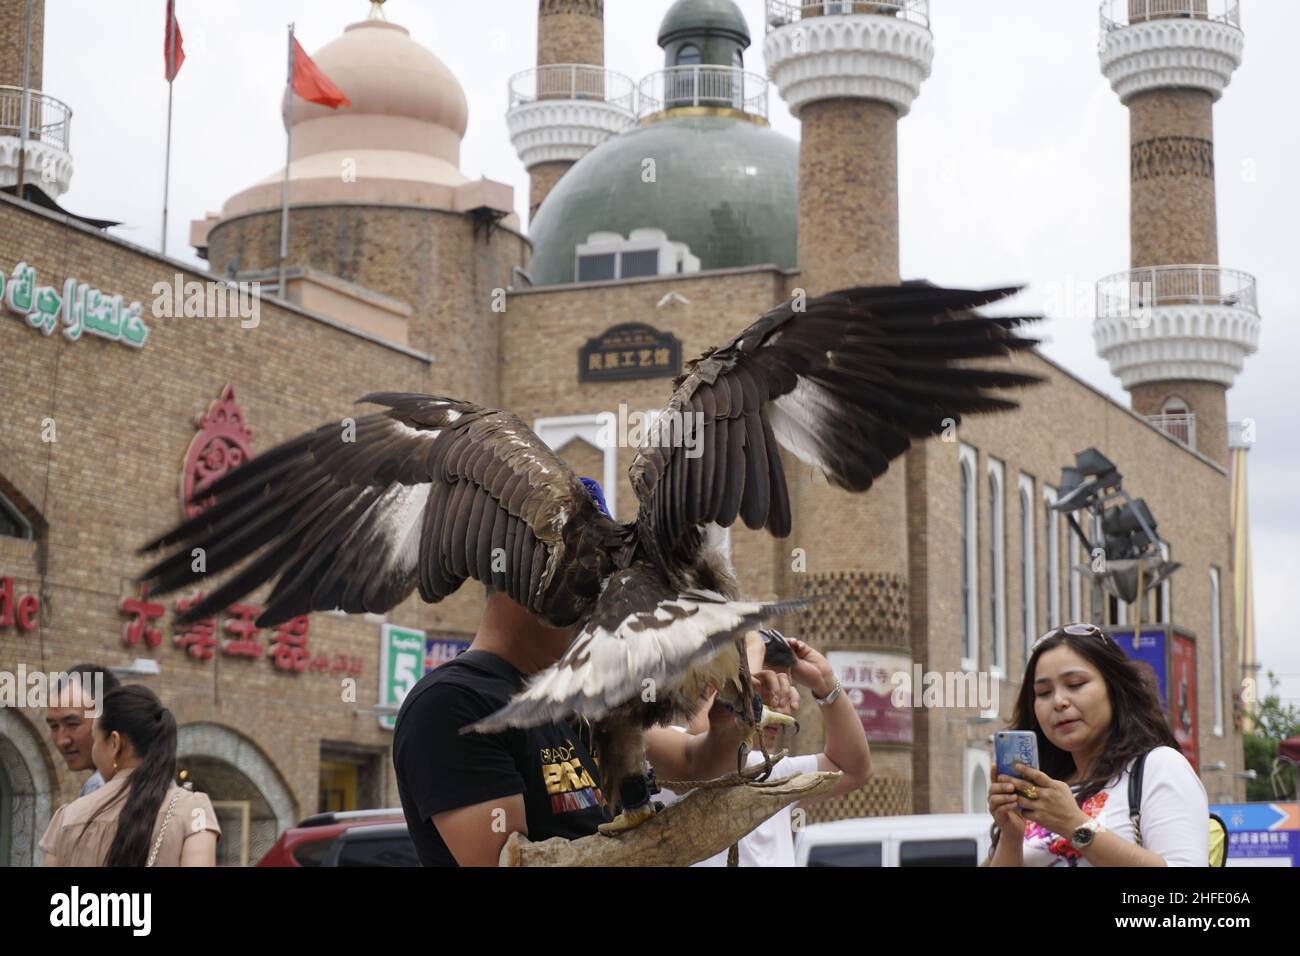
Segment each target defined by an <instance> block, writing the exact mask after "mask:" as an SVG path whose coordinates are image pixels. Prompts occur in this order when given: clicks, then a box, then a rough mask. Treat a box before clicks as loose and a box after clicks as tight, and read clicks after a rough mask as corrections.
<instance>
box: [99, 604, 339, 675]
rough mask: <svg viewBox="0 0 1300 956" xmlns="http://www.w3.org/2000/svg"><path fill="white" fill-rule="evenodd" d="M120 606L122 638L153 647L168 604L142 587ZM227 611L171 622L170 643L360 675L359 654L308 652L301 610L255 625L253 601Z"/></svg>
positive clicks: (178, 608)
mask: <svg viewBox="0 0 1300 956" xmlns="http://www.w3.org/2000/svg"><path fill="white" fill-rule="evenodd" d="M203 597H204V596H203V595H202V594H195V595H192V596H190V597H187V598H181V599H180V600H179V601H177V602H176V604H175V606H174V608H173V610H174V612H175V613H176V614H178V615H179V614H183V613H184V612H186V611H188V610H189V609H190V608H191V607H193V606H194V605H196V604H198V603H199V602H200V601H202V600H203ZM119 607H120V609H121V611H122V613H123V614H125V615H128V617H129V619H128V620H127V621H125V622H123V625H122V642H123V643H124V644H127V645H134V644H140V643H142V642H143V643H145V644H147V645H148V646H150V647H158V646H159V645H160V644H161V643H162V630H161V629H160V627H158V626H157V623H161V620H162V617H163V615H164V614H166V610H167V609H166V608H165V607H164V606H163V605H162V604H158V603H155V602H152V601H149V600H148V599H146V598H145V597H144V595H143V592H142V593H141V596H140V597H138V598H122V600H121V603H120V605H119ZM226 614H228V615H229V616H228V617H224V618H222V619H221V620H218V619H217V617H216V616H215V615H214V616H212V617H207V618H202V619H200V620H197V621H191V622H190V623H189V624H176V623H175V622H173V624H172V632H173V637H172V644H173V645H174V646H175V647H176V648H178V649H179V650H182V651H184V652H185V653H186V654H188V655H189V656H190V657H192V658H193V659H195V660H197V661H210V660H212V659H213V657H215V656H216V652H217V650H218V649H220V651H221V654H222V656H223V657H230V658H237V657H245V658H249V659H252V660H256V659H260V658H262V657H265V658H266V659H267V660H269V661H270V662H271V666H273V667H274V668H275V669H276V670H280V671H285V672H286V673H291V674H301V673H304V672H305V671H307V670H311V672H312V673H319V672H324V673H329V674H347V675H348V676H349V677H359V676H360V675H361V671H362V660H363V659H362V658H361V657H354V656H349V655H346V654H335V655H334V658H333V662H332V663H331V659H330V656H329V655H328V654H326V653H323V652H322V653H319V654H316V655H315V656H314V657H313V656H312V653H311V650H310V649H309V648H308V646H307V637H308V631H309V627H310V623H311V619H310V618H309V617H308V616H307V615H306V614H303V615H301V616H299V617H294V618H290V619H289V620H287V621H285V622H284V623H282V624H277V625H275V626H274V627H271V628H259V627H258V626H257V619H258V617H260V616H261V614H262V608H260V607H257V606H256V605H252V604H234V605H232V606H231V607H230V608H229V609H228V610H227V611H226ZM156 622H157V623H156ZM264 631H265V632H267V633H269V635H270V637H269V640H270V647H269V648H266V647H264V646H263V643H262V639H261V635H262V633H263V632H264ZM264 652H265V653H264Z"/></svg>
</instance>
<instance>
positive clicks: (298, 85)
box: [293, 39, 352, 109]
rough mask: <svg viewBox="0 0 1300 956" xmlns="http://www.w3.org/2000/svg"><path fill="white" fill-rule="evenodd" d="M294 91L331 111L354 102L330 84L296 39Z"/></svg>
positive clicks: (294, 43) (294, 42)
mask: <svg viewBox="0 0 1300 956" xmlns="http://www.w3.org/2000/svg"><path fill="white" fill-rule="evenodd" d="M293 91H294V92H295V93H297V94H298V95H299V96H301V97H302V98H303V99H304V100H307V101H308V102H311V103H320V104H321V105H322V106H328V107H329V108H330V109H338V108H339V107H340V106H351V105H352V101H351V100H349V99H348V98H347V97H346V96H344V95H343V91H342V90H340V89H339V88H338V87H337V86H335V85H334V84H333V83H331V82H330V78H329V77H328V76H326V75H325V74H324V73H322V72H321V69H320V67H318V66H317V65H316V63H315V62H314V61H313V60H312V58H311V57H309V56H308V55H307V51H306V50H304V49H303V48H302V44H301V43H299V42H298V41H297V40H296V39H295V40H294V41H293Z"/></svg>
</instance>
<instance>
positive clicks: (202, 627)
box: [172, 594, 217, 661]
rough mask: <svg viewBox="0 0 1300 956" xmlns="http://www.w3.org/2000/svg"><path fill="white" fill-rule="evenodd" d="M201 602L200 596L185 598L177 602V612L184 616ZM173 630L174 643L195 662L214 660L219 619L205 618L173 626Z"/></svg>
mask: <svg viewBox="0 0 1300 956" xmlns="http://www.w3.org/2000/svg"><path fill="white" fill-rule="evenodd" d="M201 600H203V598H202V595H198V594H196V595H195V596H194V597H191V598H183V599H181V600H180V601H177V602H176V612H177V613H178V614H184V613H185V612H186V611H188V610H189V609H190V608H191V607H193V606H194V605H196V604H198V603H199V601H201ZM173 628H174V630H175V636H174V637H173V638H172V643H174V644H175V645H176V646H177V647H179V648H181V649H182V650H184V651H185V652H186V653H188V654H189V655H190V657H193V658H194V659H195V660H200V661H210V660H212V654H213V651H214V650H215V649H216V646H217V619H216V618H215V617H205V618H204V619H203V620H201V621H191V622H190V623H189V624H178V625H173Z"/></svg>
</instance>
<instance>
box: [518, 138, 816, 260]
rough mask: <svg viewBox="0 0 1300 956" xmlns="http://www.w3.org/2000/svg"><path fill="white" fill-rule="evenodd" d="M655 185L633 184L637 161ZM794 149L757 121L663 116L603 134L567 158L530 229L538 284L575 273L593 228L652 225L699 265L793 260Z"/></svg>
mask: <svg viewBox="0 0 1300 956" xmlns="http://www.w3.org/2000/svg"><path fill="white" fill-rule="evenodd" d="M647 159H653V160H654V162H655V166H654V173H655V182H650V183H647V182H643V181H642V170H643V168H645V167H644V165H643V164H644V162H645V161H646V160H647ZM798 205H799V146H798V144H797V143H796V142H795V141H794V140H792V139H789V138H788V137H785V136H782V135H781V134H780V133H776V132H773V131H772V130H771V129H769V128H768V127H767V126H764V125H761V124H758V123H751V122H748V121H746V120H742V119H735V118H728V117H717V116H683V117H671V118H668V119H664V120H660V121H658V122H654V123H646V124H644V125H642V126H638V127H635V128H634V129H631V130H629V131H628V132H626V133H623V134H622V135H620V136H616V137H614V138H613V139H610V140H607V141H606V142H605V143H603V144H601V145H600V146H598V147H597V148H596V149H594V150H592V151H591V152H590V153H588V154H587V155H586V156H584V157H583V158H582V159H580V160H579V161H578V162H577V163H575V164H574V165H573V167H572V168H571V169H569V171H568V172H567V173H565V174H564V177H563V178H562V179H561V180H560V181H559V182H558V183H557V184H556V185H555V188H554V189H552V190H551V192H550V194H549V195H548V196H547V197H546V201H545V202H543V203H542V206H541V208H540V209H539V210H538V211H537V215H536V217H535V218H534V219H533V222H532V226H531V229H530V238H531V239H532V242H533V260H532V270H531V271H532V276H533V281H534V282H535V283H537V284H538V285H555V284H557V283H563V282H573V281H575V279H576V271H575V270H576V267H575V256H576V250H577V246H578V245H579V244H580V243H585V242H586V241H587V237H588V236H589V235H590V234H591V233H593V232H616V233H619V234H620V235H623V236H627V235H628V234H630V233H631V231H632V230H633V229H641V228H656V229H662V230H663V231H664V232H666V233H667V234H668V238H669V239H670V240H671V241H674V242H684V243H686V244H687V245H688V246H689V247H690V252H691V255H693V256H698V257H699V259H700V268H701V269H702V270H703V269H726V268H734V267H739V266H753V265H762V264H764V263H774V264H776V265H778V266H781V267H782V268H792V267H794V266H795V265H796V263H797V250H796V246H797V237H798V230H799V209H798Z"/></svg>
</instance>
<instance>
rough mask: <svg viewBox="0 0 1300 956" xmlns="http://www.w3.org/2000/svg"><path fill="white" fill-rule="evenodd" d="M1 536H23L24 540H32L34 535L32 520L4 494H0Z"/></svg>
mask: <svg viewBox="0 0 1300 956" xmlns="http://www.w3.org/2000/svg"><path fill="white" fill-rule="evenodd" d="M0 537H4V538H22V539H23V540H24V541H30V540H31V537H32V525H31V522H30V521H28V520H27V519H26V518H24V517H23V513H22V512H21V511H19V510H18V507H17V505H15V504H14V503H13V502H12V501H10V500H9V499H8V498H6V497H5V496H4V495H3V494H0Z"/></svg>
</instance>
